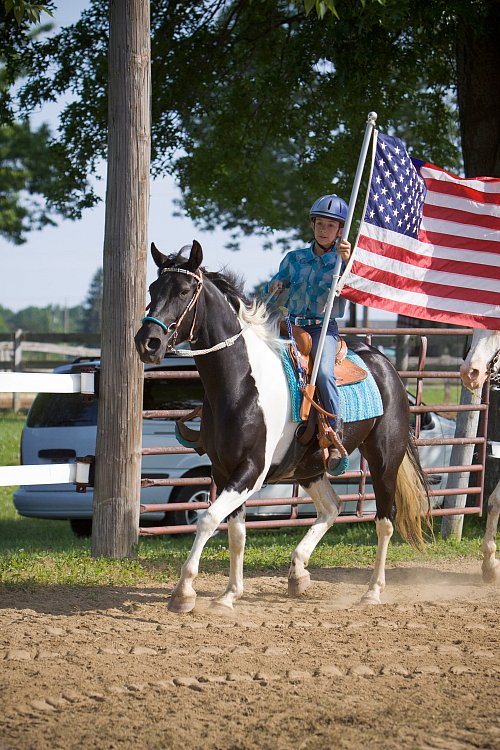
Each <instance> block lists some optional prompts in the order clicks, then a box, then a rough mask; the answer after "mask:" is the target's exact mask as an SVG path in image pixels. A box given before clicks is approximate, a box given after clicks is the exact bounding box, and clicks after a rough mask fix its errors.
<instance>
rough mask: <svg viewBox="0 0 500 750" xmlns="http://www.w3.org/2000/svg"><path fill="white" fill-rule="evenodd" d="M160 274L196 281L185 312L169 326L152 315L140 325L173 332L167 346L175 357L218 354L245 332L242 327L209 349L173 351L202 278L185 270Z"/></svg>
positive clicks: (193, 304) (200, 285) (198, 292)
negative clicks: (180, 276) (182, 276)
mask: <svg viewBox="0 0 500 750" xmlns="http://www.w3.org/2000/svg"><path fill="white" fill-rule="evenodd" d="M160 273H162V274H163V273H184V274H186V275H187V276H192V277H193V278H195V279H196V282H197V287H196V291H195V293H194V294H193V296H192V298H191V300H190V301H189V303H188V304H187V306H186V308H185V310H184V311H183V312H182V313H181V314H180V316H179V317H178V318H177V320H174V322H173V323H170V325H168V326H167V325H165V323H163V321H161V320H158V318H154V317H153V316H152V315H146V317H145V318H143V319H142V321H141V323H156V325H158V326H160V328H161V329H162V330H163V332H164V333H170V332H171V331H173V336H172V341H171V343H170V344H169V346H168V350H169V351H170V352H171V353H172V354H175V355H176V356H177V357H202V356H203V355H204V354H211V353H212V352H218V351H220V350H221V349H226V348H227V347H229V346H232V345H233V344H234V342H235V341H236V340H237V339H239V337H240V336H241V334H242V333H243V331H245V330H246V329H247V328H248V326H244V328H242V329H241V330H240V331H238V333H236V334H235V335H234V336H231V337H230V338H228V339H225V340H224V341H221V342H220V343H219V344H215V345H214V346H211V347H210V349H198V350H195V349H190V350H189V351H186V350H183V349H175V345H176V342H177V336H178V329H179V326H180V324H181V323H182V321H183V320H184V318H185V316H186V315H187V313H188V312H189V311H190V310H191V309H192V308H193V307H194V306H195V305H197V302H198V299H199V297H200V294H201V292H202V289H203V276H202V274H201V273H200V275H198V274H196V273H193V272H192V271H188V270H187V269H185V268H163V269H162V270H161V272H160ZM196 312H197V309H196V308H195V311H194V315H193V322H192V323H191V329H190V331H189V336H188V338H187V339H186V340H187V341H188V342H191V341H192V340H193V332H194V325H195V323H196Z"/></svg>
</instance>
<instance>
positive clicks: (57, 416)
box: [26, 379, 203, 427]
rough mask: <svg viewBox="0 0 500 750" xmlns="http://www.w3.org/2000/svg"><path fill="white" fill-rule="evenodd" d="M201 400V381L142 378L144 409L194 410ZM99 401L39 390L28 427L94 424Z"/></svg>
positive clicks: (75, 395)
mask: <svg viewBox="0 0 500 750" xmlns="http://www.w3.org/2000/svg"><path fill="white" fill-rule="evenodd" d="M202 401H203V386H202V384H201V380H191V379H186V380H181V379H179V380H145V381H144V405H143V408H144V409H145V410H157V409H195V408H196V407H197V406H200V404H201V403H202ZM98 403H99V402H98V400H97V399H92V400H91V401H87V400H85V399H83V398H82V396H81V394H79V393H39V394H38V396H37V397H36V398H35V400H34V401H33V404H32V406H31V409H30V411H29V413H28V418H27V420H26V424H27V426H28V427H85V426H89V425H96V424H97V409H98Z"/></svg>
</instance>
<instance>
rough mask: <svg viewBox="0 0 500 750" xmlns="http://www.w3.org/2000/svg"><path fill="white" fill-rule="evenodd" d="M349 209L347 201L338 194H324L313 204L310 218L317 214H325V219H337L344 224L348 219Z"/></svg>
mask: <svg viewBox="0 0 500 750" xmlns="http://www.w3.org/2000/svg"><path fill="white" fill-rule="evenodd" d="M347 211H348V205H347V203H346V202H345V200H343V199H342V198H339V196H338V195H335V194H333V195H322V196H321V198H318V200H316V201H314V203H313V204H312V206H311V210H310V211H309V218H310V219H314V218H316V216H323V217H324V218H325V219H336V220H337V221H341V222H342V223H343V224H344V223H345V220H346V219H347Z"/></svg>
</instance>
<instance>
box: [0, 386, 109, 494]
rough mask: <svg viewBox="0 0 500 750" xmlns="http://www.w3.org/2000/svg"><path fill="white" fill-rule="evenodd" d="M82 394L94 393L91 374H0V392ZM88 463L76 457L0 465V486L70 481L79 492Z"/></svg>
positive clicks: (86, 477) (87, 459) (86, 478)
mask: <svg viewBox="0 0 500 750" xmlns="http://www.w3.org/2000/svg"><path fill="white" fill-rule="evenodd" d="M28 392H29V393H82V394H84V395H89V396H90V395H94V394H95V372H79V373H68V374H63V373H53V374H48V373H35V372H16V373H11V372H0V393H28ZM90 468H91V460H90V457H89V456H85V457H82V458H77V459H76V462H75V463H71V464H69V463H68V464H48V465H42V466H38V465H32V466H0V487H13V486H17V485H18V484H28V485H30V484H65V483H67V482H73V483H75V484H76V489H77V490H79V491H81V492H83V491H85V488H86V487H87V485H88V484H89V479H90Z"/></svg>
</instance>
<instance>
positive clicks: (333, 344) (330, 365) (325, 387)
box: [304, 320, 341, 430]
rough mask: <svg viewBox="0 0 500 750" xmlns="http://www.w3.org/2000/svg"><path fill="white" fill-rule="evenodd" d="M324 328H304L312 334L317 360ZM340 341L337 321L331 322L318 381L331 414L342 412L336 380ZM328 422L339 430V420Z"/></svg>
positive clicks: (320, 391) (322, 400)
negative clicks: (336, 362) (336, 363)
mask: <svg viewBox="0 0 500 750" xmlns="http://www.w3.org/2000/svg"><path fill="white" fill-rule="evenodd" d="M321 328H322V326H320V325H317V326H304V329H305V330H306V331H308V333H310V334H311V338H312V353H313V355H314V358H316V351H317V349H318V343H319V337H320V335H321ZM338 340H339V329H338V326H337V321H336V320H330V323H329V324H328V330H327V334H326V338H325V345H324V348H323V354H322V356H321V362H320V365H319V370H318V377H317V379H316V385H317V386H318V391H319V395H320V397H321V402H322V404H323V408H324V409H326V410H327V411H329V412H330V413H331V414H336V415H338V416H341V415H340V414H339V410H340V396H339V389H338V387H337V381H336V379H335V369H334V368H335V355H336V353H337V344H338ZM328 422H329V424H330V426H331V428H332V429H333V430H336V429H337V420H336V419H328Z"/></svg>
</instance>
